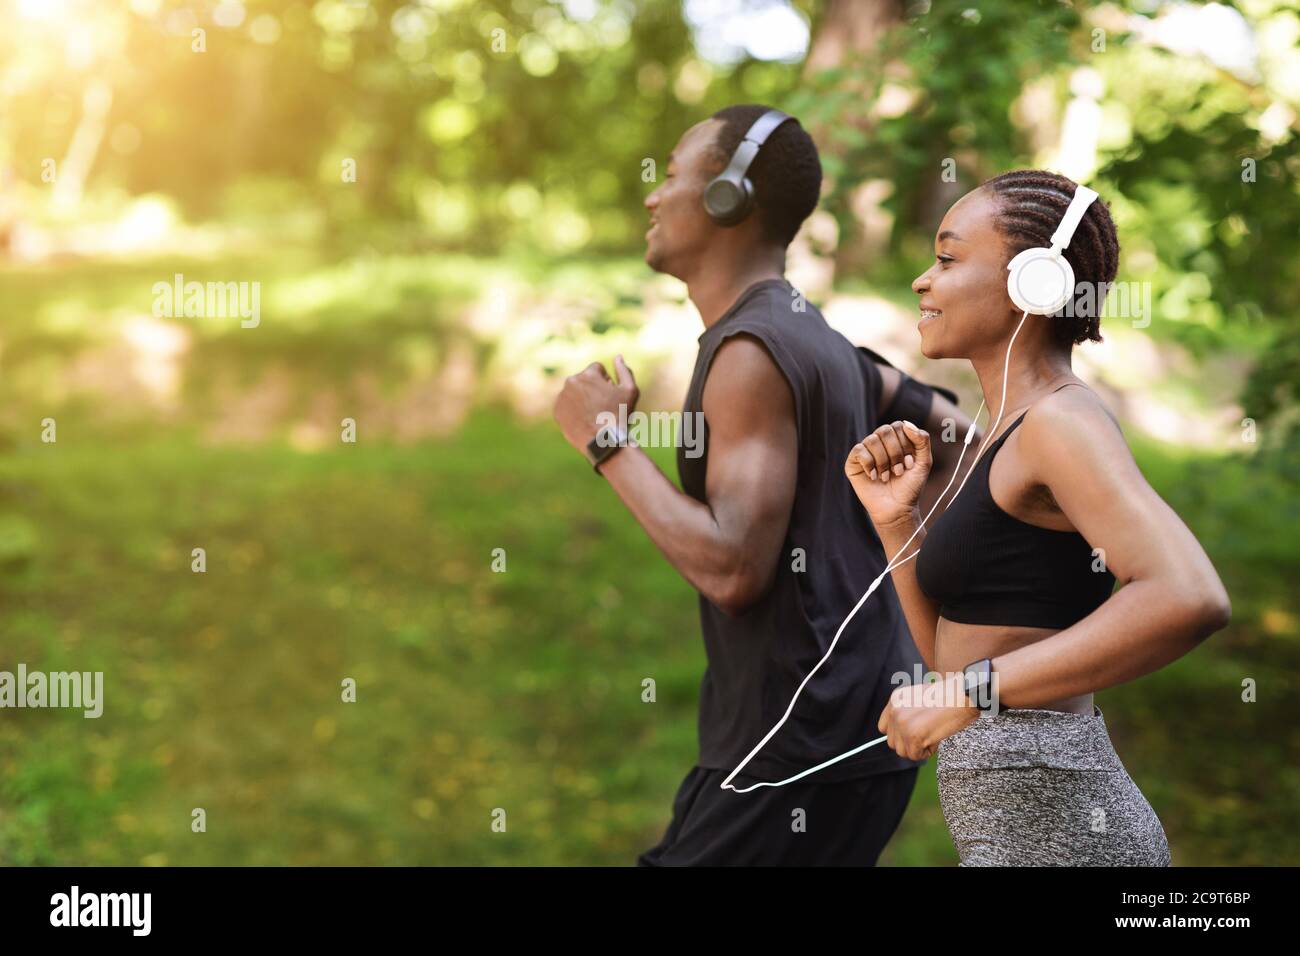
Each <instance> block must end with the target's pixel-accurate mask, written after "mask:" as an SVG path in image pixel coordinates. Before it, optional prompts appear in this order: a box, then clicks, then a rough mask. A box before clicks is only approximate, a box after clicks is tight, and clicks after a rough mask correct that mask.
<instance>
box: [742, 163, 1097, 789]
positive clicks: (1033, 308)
mask: <svg viewBox="0 0 1300 956" xmlns="http://www.w3.org/2000/svg"><path fill="white" fill-rule="evenodd" d="M1096 198H1097V194H1096V193H1095V192H1093V191H1092V190H1091V189H1089V188H1088V187H1087V186H1079V187H1077V188H1076V189H1075V191H1074V198H1073V199H1071V200H1070V208H1069V209H1067V210H1066V211H1065V216H1064V217H1063V218H1062V219H1061V224H1060V225H1059V226H1057V227H1056V232H1054V233H1052V246H1051V248H1050V249H1044V248H1042V247H1039V248H1037V249H1026V250H1025V251H1024V252H1022V253H1020V254H1019V255H1018V256H1016V257H1015V258H1014V259H1012V260H1011V262H1010V264H1008V265H1007V269H1008V270H1009V272H1010V274H1009V275H1008V276H1007V292H1009V293H1010V295H1011V301H1012V302H1014V303H1015V304H1016V306H1017V307H1018V308H1020V309H1022V310H1024V314H1023V315H1021V316H1020V324H1019V325H1017V326H1016V330H1015V331H1014V332H1012V333H1011V340H1010V341H1009V342H1007V357H1006V359H1005V360H1004V361H1003V363H1002V405H1001V407H1000V408H999V409H998V417H997V418H996V419H994V421H993V424H992V426H991V427H990V428H989V430H988V432H987V433H986V434H985V436H984V440H983V441H982V442H981V443H980V447H979V448H978V449H976V451H975V461H976V462H978V461H979V460H980V456H981V455H983V454H984V450H985V449H986V448H987V447H988V444H989V442H990V440H991V439H992V438H993V436H994V435H995V434H996V433H997V430H998V425H999V424H1001V422H1002V413H1003V412H1004V411H1005V410H1006V407H1007V375H1008V373H1009V372H1010V371H1011V347H1012V346H1013V345H1015V343H1016V336H1017V335H1019V334H1020V330H1021V328H1023V327H1024V324H1025V320H1026V319H1027V318H1029V316H1030V315H1031V314H1033V315H1054V314H1055V313H1056V312H1057V311H1059V310H1060V309H1061V308H1062V307H1063V306H1064V305H1065V303H1067V302H1069V301H1070V297H1071V296H1072V295H1074V269H1073V268H1072V267H1071V266H1070V264H1069V263H1068V262H1066V261H1065V258H1064V257H1063V256H1062V255H1061V250H1062V249H1064V248H1065V247H1066V246H1068V245H1069V244H1070V240H1071V239H1072V238H1073V237H1074V231H1075V230H1076V229H1077V228H1079V223H1080V222H1081V221H1082V220H1083V214H1084V213H1085V212H1087V211H1088V207H1089V206H1090V205H1091V204H1092V201H1093V200H1094V199H1096ZM983 411H984V403H983V402H980V407H979V411H977V412H976V413H975V417H974V418H973V419H971V423H970V428H968V429H966V438H965V440H964V441H963V444H962V449H961V454H959V455H958V456H957V464H956V466H955V467H954V468H953V471H952V477H951V478H949V479H948V484H947V485H945V486H944V489H943V491H941V492H940V493H939V497H938V498H936V499H935V501H934V504H933V505H931V506H930V511H929V513H928V514H927V515H926V516H925V517H924V518H922V519H921V522H920V524H919V525H917V528H916V530H915V531H913V532H912V536H911V537H910V538H908V539H907V541H906V542H904V544H903V546H902V547H901V548H899V549H898V553H897V554H895V555H894V556H893V557H892V558H890V559H889V563H888V564H886V565H885V570H883V571H881V572H880V575H879V576H878V577H877V578H876V579H875V580H874V581H872V582H871V586H870V587H868V588H867V591H866V593H865V594H863V595H862V597H860V598H858V603H857V604H855V605H853V610H851V611H849V613H848V616H847V617H846V618H844V620H843V621H841V622H840V626H839V629H838V630H837V631H836V632H835V637H834V638H833V639H832V640H831V645H830V647H828V648H827V649H826V653H825V654H823V655H822V659H821V660H819V661H818V662H817V664H816V665H815V666H814V667H813V669H812V670H810V671H809V672H808V676H807V677H805V678H804V679H803V682H802V683H801V684H800V685H799V686H798V688H797V689H796V690H795V692H794V697H792V698H791V700H790V706H789V707H787V708H786V710H785V714H784V715H783V716H782V717H781V719H780V720H778V721H777V722H776V725H775V726H774V727H773V728H772V729H771V730H769V731H768V732H767V736H765V737H764V738H763V739H762V740H760V741H759V742H758V743H757V744H756V745H755V746H754V749H753V750H751V751H750V752H749V755H748V756H747V757H745V759H744V760H742V761H741V762H740V766H738V767H736V769H735V770H733V771H731V773H729V774H728V775H727V778H726V779H725V780H723V781H722V783H721V784H720V789H722V790H733V791H735V792H736V793H749V791H751V790H756V789H758V788H759V787H784V786H785V785H786V784H787V783H794V781H796V780H801V779H803V778H804V777H806V776H808V775H809V774H810V773H816V772H817V771H818V770H823V769H825V768H826V767H829V766H831V765H832V764H837V763H839V762H840V761H841V760H847V759H848V758H849V757H852V756H854V755H855V754H860V753H862V751H864V750H867V749H868V748H870V747H874V746H876V744H879V743H884V742H885V741H886V740H888V739H889V738H888V737H877V738H876V739H875V740H869V741H867V742H866V743H865V744H861V745H860V746H857V747H854V748H853V749H852V750H848V751H845V752H844V753H842V754H840V755H839V756H837V757H831V758H830V759H829V760H823V761H822V762H821V763H819V764H818V765H817V766H815V767H809V768H808V769H807V770H803V771H800V772H799V773H797V774H795V775H794V776H793V777H786V778H785V779H784V780H777V781H772V782H769V781H766V780H762V781H759V782H757V783H751V784H750V785H749V786H747V787H745V788H743V789H740V790H737V789H736V787H734V786H732V783H731V781H732V780H734V779H735V777H736V774H738V773H740V771H741V770H743V769H745V765H746V764H748V763H749V762H750V761H751V760H753V759H754V755H755V754H757V753H758V752H759V751H760V750H762V749H763V746H764V745H765V744H766V743H767V742H768V741H769V740H771V739H772V735H773V734H775V733H776V732H777V731H778V730H780V729H781V727H782V726H783V725H784V724H785V722H786V720H788V719H789V717H790V714H791V712H793V711H794V705H795V701H797V700H798V699H799V695H800V694H801V693H803V689H804V685H805V684H807V683H808V681H810V680H812V677H813V675H814V674H816V673H817V671H818V670H820V669H821V666H822V665H823V664H825V663H826V662H827V661H828V660H829V659H830V656H831V652H832V651H834V650H835V645H836V644H838V643H839V640H840V635H841V634H843V633H844V628H845V627H846V626H847V625H848V623H849V621H851V620H852V619H853V616H854V615H855V614H857V613H858V608H860V607H862V605H863V604H865V603H866V600H867V598H869V597H871V595H872V594H874V593H875V591H876V588H878V587H880V582H881V581H883V580H884V579H885V578H886V577H887V576H888V575H889V573H890V572H891V571H893V570H894V568H896V567H898V566H899V565H900V564H905V563H906V562H908V561H911V560H912V559H913V558H915V557H916V556H917V555H918V554H920V553H921V549H920V548H917V550H915V551H913V552H912V553H911V554H909V555H908V556H907V557H905V558H903V557H902V555H903V552H904V551H906V550H907V549H908V546H909V545H911V543H912V541H913V540H914V539H915V538H916V536H917V535H918V534H919V533H920V532H921V529H922V528H924V527H925V523H926V522H927V521H929V520H930V516H931V515H933V514H934V512H935V509H937V508H938V507H939V502H941V501H943V499H944V498H946V497H947V495H948V489H949V488H951V487H952V483H953V482H954V481H956V480H957V475H959V474H961V463H962V460H963V459H964V458H965V457H966V450H967V449H968V448H970V443H971V440H972V439H973V438H974V437H975V423H976V422H977V421H978V420H979V417H980V413H981V412H983ZM974 470H975V464H974V462H972V464H971V467H970V468H968V469H967V470H966V473H965V475H963V477H962V479H961V484H959V485H958V486H957V491H956V492H954V494H953V496H952V501H949V502H948V504H949V505H951V504H952V502H953V501H956V500H957V495H959V494H961V490H962V489H963V488H965V487H966V479H967V478H969V477H970V476H971V472H973V471H974ZM900 558H902V560H899V559H900Z"/></svg>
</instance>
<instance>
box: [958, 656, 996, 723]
mask: <svg viewBox="0 0 1300 956" xmlns="http://www.w3.org/2000/svg"><path fill="white" fill-rule="evenodd" d="M962 675H963V676H964V678H965V682H966V697H967V698H968V699H969V700H970V702H971V703H972V704H973V705H974V706H975V707H976V708H977V709H978V710H979V712H980V716H983V715H984V714H987V713H990V712H991V711H992V710H993V709H994V703H995V702H994V700H993V659H992V658H989V657H986V658H984V659H983V660H981V661H974V662H972V663H970V664H967V665H966V667H965V668H964V669H963V671H962Z"/></svg>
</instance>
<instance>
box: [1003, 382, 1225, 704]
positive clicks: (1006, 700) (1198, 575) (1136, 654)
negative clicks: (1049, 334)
mask: <svg viewBox="0 0 1300 956" xmlns="http://www.w3.org/2000/svg"><path fill="white" fill-rule="evenodd" d="M1019 444H1020V450H1021V451H1022V453H1023V454H1022V455H1020V457H1021V458H1022V459H1023V460H1025V461H1027V462H1029V463H1030V468H1031V469H1032V475H1031V478H1032V480H1033V481H1034V482H1035V483H1037V484H1042V485H1045V486H1046V487H1047V488H1048V489H1049V490H1050V491H1051V493H1052V496H1053V497H1054V498H1055V499H1056V502H1057V504H1058V506H1059V507H1060V509H1061V511H1062V512H1063V513H1064V514H1065V516H1066V517H1067V518H1068V519H1069V520H1070V522H1071V523H1072V524H1073V525H1074V527H1075V529H1076V530H1078V531H1079V533H1080V534H1082V535H1083V536H1084V538H1085V539H1087V541H1088V542H1089V543H1090V544H1091V545H1092V546H1093V547H1094V548H1096V549H1100V553H1099V555H1098V556H1099V557H1101V558H1102V560H1103V561H1104V563H1105V565H1106V567H1107V568H1108V569H1109V570H1110V571H1111V573H1113V574H1114V575H1115V578H1116V580H1117V581H1118V582H1119V583H1120V584H1121V587H1120V589H1119V590H1118V591H1116V592H1115V593H1114V594H1112V595H1111V596H1110V598H1108V599H1107V600H1106V602H1105V603H1104V604H1102V605H1101V607H1099V608H1097V609H1096V610H1095V611H1093V612H1092V613H1091V614H1089V615H1088V616H1087V617H1085V618H1083V620H1081V621H1079V622H1077V623H1076V624H1074V625H1072V626H1070V627H1068V628H1066V629H1065V630H1063V631H1060V632H1059V633H1057V634H1054V635H1052V636H1051V637H1048V638H1044V639H1043V640H1041V641H1038V642H1036V643H1034V644H1030V645H1027V646H1025V647H1022V648H1018V649H1017V650H1015V651H1011V652H1010V653H1007V654H1004V655H1001V656H999V657H995V658H993V669H994V671H995V672H996V673H997V675H998V677H997V693H998V701H999V704H1000V706H1005V707H1038V706H1041V705H1043V704H1047V703H1050V702H1052V701H1057V700H1063V699H1065V698H1068V697H1074V696H1076V695H1079V694H1086V693H1089V692H1092V691H1097V690H1102V689H1104V688H1107V687H1113V686H1115V685H1117V684H1123V683H1125V682H1127V681H1131V680H1134V679H1135V678H1138V677H1141V676H1143V675H1145V674H1149V673H1151V672H1152V671H1155V670H1158V669H1159V668H1161V667H1163V666H1165V665H1166V664H1168V663H1169V662H1171V661H1174V660H1176V659H1178V658H1179V657H1182V656H1183V655H1184V654H1186V653H1187V652H1188V651H1190V650H1191V649H1192V648H1194V647H1195V646H1196V645H1197V644H1198V643H1199V642H1200V641H1203V640H1204V639H1205V638H1206V637H1208V636H1209V635H1211V634H1213V633H1214V632H1215V631H1217V630H1219V629H1221V628H1223V627H1224V626H1226V624H1227V623H1228V619H1229V617H1230V615H1231V605H1230V602H1229V600H1228V594H1227V591H1226V590H1225V589H1224V587H1223V582H1222V581H1220V580H1219V575H1218V573H1217V572H1216V571H1215V570H1214V566H1213V565H1212V564H1211V563H1210V559H1209V557H1208V556H1207V555H1206V554H1205V551H1204V550H1203V549H1202V548H1201V546H1200V543H1199V542H1198V541H1197V540H1196V538H1195V537H1194V536H1193V535H1192V533H1191V531H1190V530H1188V528H1187V526H1186V525H1185V524H1183V522H1182V520H1181V519H1180V518H1179V517H1178V515H1177V514H1175V513H1174V511H1173V509H1172V508H1170V507H1169V505H1167V504H1166V503H1165V502H1164V501H1163V500H1162V499H1161V498H1160V496H1159V495H1157V494H1156V493H1155V491H1154V489H1152V488H1151V486H1150V485H1149V484H1148V483H1147V481H1146V479H1145V478H1144V477H1143V475H1142V472H1141V471H1140V470H1139V469H1138V467H1137V463H1136V462H1135V461H1134V460H1133V455H1132V453H1131V452H1130V451H1129V447H1128V444H1127V443H1126V442H1125V441H1124V436H1123V435H1122V434H1121V432H1120V430H1119V428H1118V426H1116V424H1115V423H1114V422H1113V421H1112V420H1111V418H1110V416H1109V415H1107V414H1106V412H1105V410H1104V409H1103V408H1101V406H1100V405H1099V404H1098V403H1097V401H1096V399H1095V398H1093V397H1091V396H1089V395H1087V394H1086V393H1079V392H1077V391H1074V390H1070V392H1068V393H1067V392H1064V391H1062V392H1057V393H1055V394H1054V395H1052V396H1050V397H1048V398H1047V399H1044V400H1043V401H1042V402H1040V403H1038V404H1037V405H1035V406H1034V407H1033V409H1031V410H1030V412H1029V414H1028V415H1026V416H1025V420H1024V422H1023V423H1022V425H1021V427H1020V436H1019Z"/></svg>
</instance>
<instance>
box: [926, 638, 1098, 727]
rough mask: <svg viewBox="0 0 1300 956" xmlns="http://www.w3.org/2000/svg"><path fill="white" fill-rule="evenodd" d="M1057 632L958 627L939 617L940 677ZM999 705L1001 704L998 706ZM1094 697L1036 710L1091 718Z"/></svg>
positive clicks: (936, 643) (937, 654)
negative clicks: (1057, 711)
mask: <svg viewBox="0 0 1300 956" xmlns="http://www.w3.org/2000/svg"><path fill="white" fill-rule="evenodd" d="M1056 633H1058V632H1057V630H1055V629H1054V628H1049V627H1005V626H1003V625H1000V624H959V623H957V622H956V621H949V620H947V619H946V618H942V617H941V618H939V626H938V627H937V628H936V629H935V635H934V654H935V663H936V669H937V670H938V671H939V673H940V674H949V673H951V672H953V671H960V670H962V669H963V668H964V667H965V666H966V665H967V664H969V663H971V662H972V661H978V660H983V659H984V658H986V657H998V656H999V655H1001V654H1008V653H1010V652H1011V651H1014V650H1018V649H1019V648H1022V647H1025V646H1027V645H1029V644H1035V643H1037V642H1038V641H1041V640H1043V638H1045V637H1051V636H1052V635H1053V634H1056ZM999 706H1000V705H999ZM1092 707H1093V704H1092V694H1091V693H1088V694H1080V695H1079V696H1077V697H1067V698H1065V699H1064V700H1054V701H1052V702H1051V703H1047V704H1039V705H1037V706H1036V708H1035V709H1037V710H1060V711H1064V712H1066V713H1070V714H1083V715H1084V716H1087V717H1091V716H1092Z"/></svg>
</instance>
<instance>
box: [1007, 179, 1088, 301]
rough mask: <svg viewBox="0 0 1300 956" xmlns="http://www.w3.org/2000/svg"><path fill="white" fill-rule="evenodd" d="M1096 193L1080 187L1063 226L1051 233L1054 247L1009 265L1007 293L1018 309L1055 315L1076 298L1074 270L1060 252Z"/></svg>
mask: <svg viewBox="0 0 1300 956" xmlns="http://www.w3.org/2000/svg"><path fill="white" fill-rule="evenodd" d="M1096 198H1097V194H1096V193H1095V192H1093V191H1092V190H1091V189H1089V188H1088V187H1087V186H1079V187H1078V188H1077V189H1075V191H1074V198H1073V199H1071V200H1070V208H1069V209H1067V210H1066V211H1065V217H1064V218H1063V219H1061V224H1060V225H1059V226H1057V227H1056V232H1054V233H1052V246H1051V248H1050V249H1045V248H1043V247H1042V246H1039V247H1038V248H1037V249H1026V250H1025V251H1024V252H1022V253H1020V254H1019V255H1018V256H1016V257H1015V258H1014V259H1012V260H1011V262H1009V263H1008V264H1007V270H1008V273H1009V274H1008V275H1007V294H1008V295H1010V296H1011V301H1012V302H1014V303H1015V304H1016V307H1017V308H1019V309H1023V310H1024V311H1025V312H1028V313H1030V314H1031V315H1055V314H1056V313H1057V312H1058V311H1060V310H1061V309H1062V308H1063V307H1064V306H1065V304H1066V303H1067V302H1069V301H1070V298H1071V297H1072V296H1073V295H1074V269H1073V268H1071V266H1070V263H1068V262H1067V261H1066V260H1065V257H1064V256H1063V255H1061V250H1062V249H1064V248H1065V247H1066V246H1068V245H1069V244H1070V240H1071V239H1072V238H1074V230H1076V229H1078V228H1079V223H1080V222H1081V221H1082V220H1083V214H1084V213H1085V212H1087V211H1088V207H1089V206H1090V205H1092V201H1093V200H1094V199H1096Z"/></svg>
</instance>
